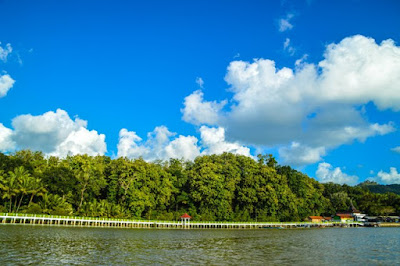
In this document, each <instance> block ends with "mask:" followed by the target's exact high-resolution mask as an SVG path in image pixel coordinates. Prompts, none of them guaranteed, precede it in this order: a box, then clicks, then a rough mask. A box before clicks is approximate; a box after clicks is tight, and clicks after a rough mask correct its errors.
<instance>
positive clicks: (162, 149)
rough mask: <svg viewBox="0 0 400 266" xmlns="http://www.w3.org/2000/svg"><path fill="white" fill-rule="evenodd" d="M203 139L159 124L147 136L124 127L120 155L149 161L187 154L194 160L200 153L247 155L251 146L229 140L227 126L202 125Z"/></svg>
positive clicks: (120, 140)
mask: <svg viewBox="0 0 400 266" xmlns="http://www.w3.org/2000/svg"><path fill="white" fill-rule="evenodd" d="M200 134H201V141H200V143H199V141H198V139H197V138H196V137H194V136H182V135H180V136H178V137H175V133H172V132H170V131H169V130H168V129H167V128H166V127H165V126H160V127H156V128H155V129H154V131H153V132H150V133H148V134H147V140H146V141H143V140H142V138H140V137H139V136H137V134H136V133H135V132H132V131H128V130H127V129H121V131H120V138H119V143H118V157H121V156H126V157H128V158H138V157H142V158H143V159H145V160H147V161H154V160H168V159H170V158H179V159H180V158H184V159H186V160H194V159H195V158H196V157H197V156H199V155H206V154H221V153H223V152H231V153H235V154H241V155H246V156H251V155H250V149H249V148H247V147H244V146H241V145H240V144H238V143H231V142H227V141H226V140H225V131H224V129H223V128H210V127H206V126H202V127H201V128H200Z"/></svg>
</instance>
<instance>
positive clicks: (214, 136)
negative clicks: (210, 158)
mask: <svg viewBox="0 0 400 266" xmlns="http://www.w3.org/2000/svg"><path fill="white" fill-rule="evenodd" d="M200 135H201V143H202V145H203V146H204V147H205V149H204V151H203V154H221V153H224V152H230V153H234V154H241V155H245V156H251V155H250V149H249V148H248V147H245V146H241V145H240V144H239V143H236V142H227V141H226V140H225V129H224V128H221V127H218V128H216V127H206V126H202V127H201V128H200Z"/></svg>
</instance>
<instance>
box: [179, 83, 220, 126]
mask: <svg viewBox="0 0 400 266" xmlns="http://www.w3.org/2000/svg"><path fill="white" fill-rule="evenodd" d="M203 95H204V94H203V92H202V91H201V90H197V91H195V92H193V93H192V94H191V95H189V96H187V97H186V98H185V100H184V103H183V105H184V108H183V109H181V112H182V114H183V117H182V119H183V120H184V121H186V122H188V123H192V124H195V125H200V124H210V125H214V124H216V123H217V122H218V117H219V113H220V111H221V109H222V108H223V107H224V106H225V105H226V103H227V102H226V101H222V102H220V103H218V102H216V101H213V102H208V101H204V99H203Z"/></svg>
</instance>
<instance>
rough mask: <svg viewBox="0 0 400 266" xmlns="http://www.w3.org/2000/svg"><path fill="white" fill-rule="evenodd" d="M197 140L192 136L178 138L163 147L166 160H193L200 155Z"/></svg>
mask: <svg viewBox="0 0 400 266" xmlns="http://www.w3.org/2000/svg"><path fill="white" fill-rule="evenodd" d="M197 142H198V139H197V138H196V137H193V136H179V137H178V138H176V139H174V140H173V141H171V142H170V143H169V144H168V145H167V146H166V147H165V153H166V158H185V159H186V160H194V159H195V158H196V157H197V156H199V155H200V147H198V146H197Z"/></svg>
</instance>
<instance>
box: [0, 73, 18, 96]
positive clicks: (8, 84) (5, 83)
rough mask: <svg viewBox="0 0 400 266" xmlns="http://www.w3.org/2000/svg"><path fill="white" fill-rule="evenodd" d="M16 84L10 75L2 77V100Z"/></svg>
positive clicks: (0, 77)
mask: <svg viewBox="0 0 400 266" xmlns="http://www.w3.org/2000/svg"><path fill="white" fill-rule="evenodd" d="M14 83H15V80H13V79H12V78H11V77H10V75H8V74H4V75H0V98H1V97H4V96H6V95H7V93H8V91H9V90H10V89H11V88H12V86H13V85H14Z"/></svg>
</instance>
